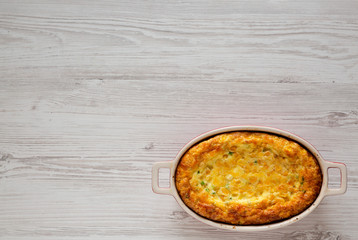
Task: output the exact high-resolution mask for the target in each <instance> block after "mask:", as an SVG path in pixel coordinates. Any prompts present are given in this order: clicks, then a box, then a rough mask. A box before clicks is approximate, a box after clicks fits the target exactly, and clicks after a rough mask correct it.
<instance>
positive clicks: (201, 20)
mask: <svg viewBox="0 0 358 240" xmlns="http://www.w3.org/2000/svg"><path fill="white" fill-rule="evenodd" d="M0 43H1V44H0V74H1V79H0V154H1V155H0V159H1V160H0V213H1V214H0V238H1V239H129V238H130V239H198V238H202V239H218V238H220V239H355V238H356V236H357V235H358V229H357V227H356V226H357V225H358V217H357V214H356V213H357V211H358V205H357V200H358V186H357V181H358V177H357V174H358V159H357V156H358V148H357V147H356V146H357V142H358V3H357V2H356V1H328V2H327V1H308V0H307V1H296V2H294V3H291V2H289V1H220V2H214V1H212V2H209V1H180V2H178V1H172V2H170V1H169V2H168V1H162V0H159V1H143V2H138V1H101V2H98V1H60V2H59V1H48V0H47V1H35V0H30V1H0ZM240 124H258V125H268V126H272V127H277V128H281V129H284V130H288V131H290V132H293V133H296V134H298V135H300V136H301V137H303V138H305V139H306V140H308V141H309V142H310V143H312V144H313V145H314V146H315V147H316V148H317V149H318V150H319V151H320V153H321V154H322V155H323V157H324V158H325V159H326V160H329V161H339V162H343V163H345V164H347V168H348V191H347V193H346V194H345V195H342V196H332V197H327V198H325V199H324V200H323V201H322V203H321V204H320V206H319V207H318V208H317V209H316V210H315V211H314V212H313V213H312V214H311V215H309V216H308V217H307V218H305V219H303V220H302V221H300V222H298V223H295V224H293V225H291V226H289V227H286V228H282V229H278V230H273V231H268V232H260V233H235V232H226V231H223V230H217V229H214V228H212V227H209V226H206V225H203V224H202V223H200V222H198V221H196V220H195V219H193V218H191V217H190V216H188V215H187V214H186V213H185V212H184V211H183V210H181V209H180V207H179V206H178V204H177V203H176V202H175V200H174V199H173V198H172V197H171V196H165V195H156V194H154V193H153V192H152V190H151V167H152V165H153V163H154V162H158V161H166V160H172V159H173V158H174V157H175V155H176V153H177V152H178V151H179V150H180V149H181V147H182V146H183V145H184V144H185V143H187V142H188V141H189V140H191V139H192V138H193V137H195V136H197V135H199V134H201V133H203V132H205V131H208V130H211V129H214V128H218V127H223V126H228V125H240ZM330 181H331V183H332V185H333V186H334V185H335V186H337V184H338V182H339V175H338V174H337V172H333V173H332V176H331V178H330ZM161 182H162V184H164V182H165V179H162V180H161Z"/></svg>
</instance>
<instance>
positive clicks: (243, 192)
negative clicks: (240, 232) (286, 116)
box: [175, 132, 322, 225]
mask: <svg viewBox="0 0 358 240" xmlns="http://www.w3.org/2000/svg"><path fill="white" fill-rule="evenodd" d="M175 184H176V187H177V190H178V192H179V195H180V197H181V198H182V200H183V201H184V203H185V204H186V205H187V206H188V207H189V208H191V209H192V210H193V211H195V212H196V213H198V214H199V215H201V216H203V217H206V218H208V219H211V220H214V221H219V222H224V223H230V224H235V225H255V224H267V223H271V222H274V221H279V220H283V219H286V218H289V217H292V216H294V215H297V214H298V213H300V212H302V211H304V210H305V209H306V208H307V207H309V206H310V205H311V204H312V202H313V201H314V200H315V199H316V198H317V196H318V194H319V192H320V189H321V185H322V174H321V170H320V167H319V164H318V163H317V160H316V159H315V158H314V157H313V156H312V154H311V153H309V152H308V151H307V150H306V149H305V148H303V147H302V146H300V145H299V144H297V143H296V142H294V141H291V140H288V139H286V138H283V137H279V136H276V135H273V134H267V133H260V132H232V133H224V134H220V135H217V136H215V137H212V138H210V139H208V140H205V141H202V142H200V143H198V144H197V145H195V146H193V147H192V148H190V149H189V150H188V151H187V152H186V153H185V154H184V156H183V157H182V158H181V161H180V163H179V165H178V167H177V170H176V175H175Z"/></svg>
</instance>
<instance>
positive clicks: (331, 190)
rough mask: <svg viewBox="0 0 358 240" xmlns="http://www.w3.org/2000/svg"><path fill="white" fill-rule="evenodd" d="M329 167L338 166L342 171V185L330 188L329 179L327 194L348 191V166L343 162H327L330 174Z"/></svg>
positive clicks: (326, 167)
mask: <svg viewBox="0 0 358 240" xmlns="http://www.w3.org/2000/svg"><path fill="white" fill-rule="evenodd" d="M329 168H338V169H339V171H340V172H341V186H340V187H339V188H328V181H329V180H327V190H326V196H331V195H339V194H343V193H345V192H346V191H347V167H346V165H345V164H343V163H337V162H328V161H326V162H325V171H326V174H327V176H328V169H329Z"/></svg>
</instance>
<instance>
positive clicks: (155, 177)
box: [152, 126, 347, 232]
mask: <svg viewBox="0 0 358 240" xmlns="http://www.w3.org/2000/svg"><path fill="white" fill-rule="evenodd" d="M235 131H251V132H265V133H272V134H276V135H279V136H283V137H286V138H288V139H291V140H294V141H296V142H298V143H300V144H301V145H302V146H304V147H305V148H306V149H307V150H308V151H309V152H311V153H312V154H313V155H314V156H315V157H316V159H317V161H318V163H319V165H320V168H321V172H322V176H323V181H322V187H321V191H320V193H319V195H318V197H317V198H316V200H315V201H314V202H313V203H312V205H311V206H310V207H308V208H307V209H306V210H305V211H303V212H302V213H300V214H298V215H296V216H294V217H291V218H289V219H286V220H283V221H280V222H276V223H271V224H265V225H252V226H240V225H232V224H226V223H220V222H215V221H212V220H209V219H207V218H204V217H202V216H200V215H198V214H197V213H195V212H194V211H193V210H191V209H190V208H189V207H187V206H186V205H185V203H184V202H183V200H182V199H181V198H180V196H179V194H178V191H177V189H176V186H175V172H176V168H177V165H178V163H179V161H180V159H181V157H182V156H183V155H184V153H185V152H186V151H187V150H188V149H189V148H191V147H192V146H193V145H195V144H196V143H198V142H200V141H202V140H205V139H207V138H209V137H212V136H215V135H218V134H221V133H228V132H235ZM160 168H169V169H170V179H169V181H170V185H169V188H161V187H159V169H160ZM329 168H338V169H339V170H340V173H341V185H340V187H339V188H337V189H331V188H328V169H329ZM152 189H153V192H155V193H159V194H167V195H172V196H173V197H174V198H175V199H176V201H177V202H178V204H179V205H180V206H181V207H182V208H183V209H184V210H185V211H186V212H187V213H188V214H189V215H190V216H192V217H194V218H196V219H197V220H199V221H201V222H203V223H206V224H208V225H210V226H213V227H217V228H220V229H226V230H234V231H240V232H254V231H264V230H270V229H277V228H280V227H284V226H288V225H290V224H292V223H294V222H297V221H299V220H301V219H302V218H304V217H306V216H307V215H308V214H310V213H311V212H312V211H313V210H314V209H315V208H316V207H317V206H318V204H319V203H320V202H321V201H322V199H323V198H324V197H326V196H329V195H339V194H343V193H345V192H346V190H347V168H346V166H345V164H343V163H338V162H328V161H325V160H324V159H323V158H322V156H321V155H320V154H319V152H318V151H317V150H316V149H315V148H314V147H313V146H312V145H311V144H310V143H308V142H307V141H306V140H304V139H302V138H300V137H298V136H296V135H294V134H292V133H290V132H287V131H284V130H280V129H277V128H272V127H265V126H231V127H224V128H219V129H215V130H212V131H209V132H206V133H204V134H202V135H199V136H198V137H196V138H194V139H193V140H191V141H190V142H188V143H187V144H186V145H185V146H184V147H183V148H182V149H181V150H180V151H179V153H178V154H177V156H176V158H175V159H174V160H173V161H167V162H157V163H155V164H154V165H153V169H152Z"/></svg>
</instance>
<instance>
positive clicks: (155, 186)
mask: <svg viewBox="0 0 358 240" xmlns="http://www.w3.org/2000/svg"><path fill="white" fill-rule="evenodd" d="M172 163H173V162H172V161H169V162H156V163H154V165H153V168H152V189H153V192H155V193H159V194H167V195H172V188H171V181H170V179H169V187H168V188H162V187H159V169H160V168H169V169H170V171H172Z"/></svg>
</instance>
